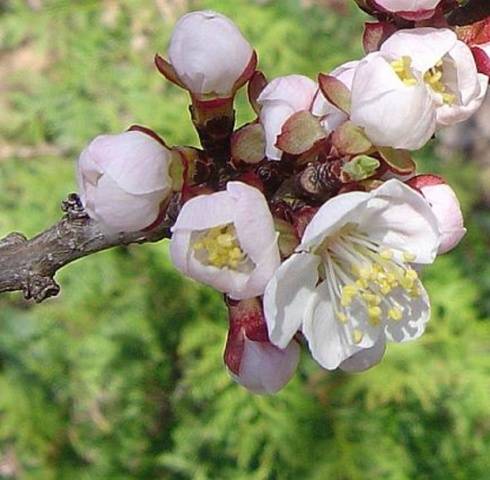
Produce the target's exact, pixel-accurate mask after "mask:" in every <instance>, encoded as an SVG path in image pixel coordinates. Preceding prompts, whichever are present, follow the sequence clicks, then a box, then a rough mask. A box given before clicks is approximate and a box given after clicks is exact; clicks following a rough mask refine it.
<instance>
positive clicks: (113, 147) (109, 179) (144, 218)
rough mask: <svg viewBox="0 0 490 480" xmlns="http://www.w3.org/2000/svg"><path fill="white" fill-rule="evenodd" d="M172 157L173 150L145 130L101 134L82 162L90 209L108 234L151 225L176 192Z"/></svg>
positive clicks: (81, 176)
mask: <svg viewBox="0 0 490 480" xmlns="http://www.w3.org/2000/svg"><path fill="white" fill-rule="evenodd" d="M170 161H171V153H170V151H169V150H168V149H167V148H166V147H164V146H163V145H162V144H161V143H160V142H158V141H157V140H156V139H154V138H152V137H151V136H150V135H147V134H145V133H143V132H140V131H129V132H125V133H121V134H119V135H101V136H99V137H97V138H95V139H94V140H93V141H92V142H91V143H90V144H89V145H88V146H87V147H86V148H85V150H84V151H83V152H82V153H81V155H80V158H79V160H78V165H77V179H78V188H79V192H80V198H81V200H82V203H83V205H84V207H85V209H86V211H87V213H88V214H89V215H90V216H91V217H92V218H94V219H96V220H97V221H99V223H100V224H101V227H102V228H103V229H104V230H106V231H107V232H108V233H118V232H132V231H138V230H142V229H144V228H146V227H148V226H150V225H151V224H152V223H154V222H155V221H156V220H157V217H158V216H159V213H160V208H161V205H162V203H163V202H164V201H165V200H166V199H167V197H168V195H169V193H170V190H171V179H170V176H169V164H170Z"/></svg>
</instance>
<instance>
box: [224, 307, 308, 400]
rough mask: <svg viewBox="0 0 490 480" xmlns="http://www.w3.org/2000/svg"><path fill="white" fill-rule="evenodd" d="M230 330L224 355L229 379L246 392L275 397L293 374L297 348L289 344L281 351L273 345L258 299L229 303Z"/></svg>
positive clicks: (293, 343)
mask: <svg viewBox="0 0 490 480" xmlns="http://www.w3.org/2000/svg"><path fill="white" fill-rule="evenodd" d="M227 305H228V313H229V321H230V328H229V331H228V338H227V340H226V347H225V352H224V360H225V364H226V366H227V367H228V371H229V372H230V375H231V376H232V378H233V379H234V380H235V381H236V382H237V383H239V384H240V385H242V386H244V387H245V388H246V389H247V390H250V391H251V392H253V393H259V394H271V393H276V392H277V391H279V390H280V389H281V388H282V387H284V386H285V385H286V384H287V383H288V382H289V380H290V379H291V377H292V376H293V375H294V372H295V371H296V367H297V365H298V361H299V355H300V347H299V345H298V343H297V342H296V340H292V341H291V342H290V343H289V344H288V345H287V346H286V348H284V349H279V348H277V347H276V346H275V345H272V344H271V342H270V341H269V337H268V334H267V327H266V325H265V319H264V313H263V309H262V302H261V301H260V299H259V298H251V299H247V300H241V301H231V302H230V301H228V302H227Z"/></svg>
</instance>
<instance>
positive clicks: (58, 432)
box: [0, 0, 490, 480]
mask: <svg viewBox="0 0 490 480" xmlns="http://www.w3.org/2000/svg"><path fill="white" fill-rule="evenodd" d="M35 3H36V2H31V6H32V4H35ZM324 3H327V2H324ZM337 3H338V2H337ZM350 3H353V2H350ZM186 8H187V9H190V8H212V9H216V10H220V11H222V12H223V13H225V14H228V15H229V16H231V17H232V18H233V19H234V20H235V21H236V22H237V23H238V24H239V25H240V27H241V28H242V30H243V31H244V32H245V34H246V35H247V37H248V38H249V39H250V40H251V41H252V43H253V44H254V46H255V47H256V48H257V50H258V52H259V56H260V64H261V67H262V68H263V70H264V71H265V72H266V73H267V75H269V77H272V76H276V75H282V74H288V73H293V72H295V73H303V74H306V75H309V76H311V77H314V76H315V75H316V73H317V72H318V71H320V70H321V71H328V70H329V69H331V68H333V67H335V66H336V65H338V64H340V63H341V62H343V61H346V60H349V59H353V58H356V57H358V56H360V55H361V48H360V34H361V25H362V21H363V20H364V18H363V16H362V14H361V13H359V12H357V11H356V10H355V9H354V8H351V7H350V6H349V7H348V8H347V10H348V12H347V13H348V14H347V15H345V14H340V13H339V12H337V11H334V10H333V9H330V10H328V9H327V10H326V9H321V8H319V7H312V8H304V6H302V5H300V2H299V1H297V0H278V1H269V2H254V1H246V0H233V1H229V0H209V1H194V2H186V1H185V0H180V1H179V0H173V1H169V0H166V1H163V2H162V1H160V2H158V1H155V2H154V1H150V0H121V1H113V0H99V1H92V0H85V1H63V0H46V1H44V2H43V6H42V8H41V9H40V10H33V9H32V8H30V7H29V5H28V2H26V1H21V0H7V1H2V2H0V235H2V234H6V233H7V232H10V231H12V230H19V231H23V232H25V233H26V234H28V235H33V234H35V233H36V232H37V231H39V230H41V229H43V228H45V227H47V226H48V225H49V224H50V223H52V222H54V221H55V220H56V219H57V218H58V217H59V211H58V205H59V202H60V201H61V199H63V197H64V196H65V195H66V194H67V193H68V192H70V191H73V190H74V189H75V184H74V175H73V171H74V162H75V159H76V157H77V155H78V153H79V152H80V150H81V149H82V148H83V146H84V145H85V144H86V143H87V142H88V141H89V140H90V139H91V138H92V137H94V136H95V135H97V134H99V133H102V132H118V131H121V130H123V129H124V128H126V127H127V126H128V125H129V124H131V123H142V124H147V125H149V126H151V127H153V128H154V129H155V130H157V131H158V132H160V133H161V134H162V135H163V136H164V137H165V138H166V139H167V140H168V141H169V142H170V143H175V144H178V143H185V144H192V143H195V141H196V137H195V134H194V133H193V131H192V129H191V127H190V122H189V120H188V116H187V111H186V108H187V98H186V95H185V94H184V92H182V91H180V90H178V89H177V88H175V87H173V86H171V85H169V84H167V83H165V82H164V81H163V79H162V78H161V77H160V76H159V75H158V74H157V73H156V71H155V69H154V68H153V67H152V58H153V55H154V53H155V52H156V51H158V52H160V53H165V48H166V45H167V42H168V39H169V35H170V31H171V27H172V24H173V23H174V21H175V18H177V17H178V16H179V15H180V14H181V13H183V11H184V10H185V9H186ZM239 112H240V113H239V122H240V123H241V122H244V121H246V120H248V119H250V118H252V114H251V111H250V109H249V108H248V107H247V106H246V105H245V101H244V99H243V97H241V98H240V100H239ZM419 157H420V164H421V166H422V169H426V170H427V169H429V170H432V171H436V172H440V173H443V174H444V175H446V176H447V177H448V178H449V179H450V181H451V182H452V184H453V186H454V187H455V188H456V189H457V190H458V192H459V193H460V195H461V198H462V200H463V204H464V209H465V212H466V218H467V226H468V229H469V233H468V235H467V237H466V240H465V241H464V242H463V243H462V245H461V246H460V247H459V248H458V249H457V250H456V251H454V252H453V253H451V254H450V255H447V256H444V257H441V258H440V259H438V261H437V262H436V264H435V265H434V266H432V267H430V268H429V269H427V272H426V275H425V280H426V284H427V286H428V289H429V290H430V293H431V296H432V300H433V318H432V320H431V322H430V326H429V329H428V332H427V334H426V335H425V336H424V337H423V338H422V339H421V340H420V341H418V342H416V343H414V344H408V345H403V346H400V345H393V346H390V347H389V349H388V353H387V355H386V357H385V359H384V361H383V363H382V364H381V365H380V366H378V367H377V368H375V369H373V370H371V371H369V372H367V373H364V374H361V375H345V374H340V373H327V372H325V371H323V370H321V369H320V368H319V367H318V366H317V365H315V364H314V362H312V361H311V360H310V358H309V357H308V355H307V354H306V353H305V354H304V355H303V358H302V362H301V366H300V369H299V372H298V374H297V376H296V377H295V378H294V379H293V381H292V382H291V383H290V384H289V385H288V386H287V388H285V389H284V390H283V391H282V392H281V393H280V394H278V395H277V396H273V397H255V396H252V395H249V394H248V393H247V392H245V391H244V390H242V389H241V388H240V387H238V386H236V385H235V384H233V383H232V382H231V381H230V380H229V378H228V376H227V374H226V372H225V369H224V368H223V364H222V359H221V355H222V349H223V344H224V335H225V332H226V317H225V311H224V309H223V306H222V304H221V299H220V296H219V295H217V294H216V293H214V292H212V291H211V290H209V289H207V288H204V287H200V286H198V285H197V284H195V283H193V282H191V281H188V280H186V279H184V278H182V277H181V276H180V275H179V274H177V273H176V272H175V271H174V270H173V268H172V266H171V265H170V262H169V259H168V256H167V250H166V245H165V244H164V243H161V244H157V245H145V246H136V247H130V248H119V249H116V250H113V251H109V252H105V253H101V254H98V255H95V256H92V257H90V258H87V259H84V260H82V261H79V262H77V263H75V264H74V265H72V266H70V267H68V268H66V269H65V270H63V271H62V272H60V273H59V276H58V279H59V282H60V283H61V285H62V287H63V290H62V294H61V295H60V297H59V298H57V299H53V300H50V301H47V302H45V303H44V304H42V305H39V306H33V305H31V304H26V303H25V302H24V301H23V300H22V299H21V297H20V295H19V294H12V295H3V296H2V297H0V478H8V479H11V478H16V479H22V480H24V479H25V480H31V479H32V480H34V479H35V480H44V479H46V480H48V479H49V480H51V479H70V480H88V479H108V480H123V479H176V480H185V479H196V480H216V479H235V480H252V479H253V480H262V479H264V480H265V479H296V478H302V479H311V480H317V479H318V480H320V479H322V480H323V479H335V480H357V479H378V478H383V479H390V480H408V479H426V480H429V479H430V480H443V479H444V480H447V479H455V480H465V479H471V480H485V479H488V478H490V438H489V437H490V356H489V353H490V328H489V322H488V319H489V317H490V263H489V262H488V255H489V246H490V243H489V233H490V214H489V212H488V210H486V209H485V208H484V207H483V206H482V205H483V203H482V200H481V198H482V197H481V193H482V192H481V190H480V189H479V188H480V187H479V186H478V185H479V184H478V171H477V168H476V167H475V166H474V164H473V163H472V161H471V158H462V157H459V156H457V155H454V156H452V157H451V158H444V159H442V158H437V156H436V155H435V153H434V151H433V150H432V147H429V148H428V149H427V150H425V151H424V152H422V153H421V154H420V155H419ZM0 268H1V266H0Z"/></svg>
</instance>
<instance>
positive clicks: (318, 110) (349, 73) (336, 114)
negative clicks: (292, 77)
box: [311, 61, 359, 133]
mask: <svg viewBox="0 0 490 480" xmlns="http://www.w3.org/2000/svg"><path fill="white" fill-rule="evenodd" d="M358 63H359V62H358V61H353V62H347V63H344V64H343V65H340V67H337V68H336V69H335V70H332V72H330V74H329V75H331V76H332V77H335V78H337V79H338V80H340V81H341V82H342V83H343V84H344V85H345V86H346V87H347V88H348V89H349V90H350V89H351V88H352V80H353V79H354V73H355V71H356V67H357V65H358ZM311 113H313V115H315V116H317V117H320V118H321V121H320V123H321V124H322V127H323V128H324V129H325V131H326V132H327V133H330V132H333V131H334V130H335V129H336V128H337V127H338V126H339V125H340V124H341V123H344V122H345V121H346V120H348V118H349V117H348V115H347V114H346V113H344V112H343V111H342V110H339V109H338V108H337V107H336V106H335V105H332V104H331V103H330V102H329V101H328V100H327V99H326V98H325V96H324V95H323V93H322V91H321V90H320V89H319V90H318V91H317V93H316V95H315V98H314V100H313V106H312V107H311Z"/></svg>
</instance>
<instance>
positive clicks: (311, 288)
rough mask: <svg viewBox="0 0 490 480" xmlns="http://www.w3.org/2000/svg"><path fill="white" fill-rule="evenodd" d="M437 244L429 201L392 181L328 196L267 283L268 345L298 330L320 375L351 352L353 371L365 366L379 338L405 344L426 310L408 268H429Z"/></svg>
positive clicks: (419, 328) (418, 330) (419, 329)
mask: <svg viewBox="0 0 490 480" xmlns="http://www.w3.org/2000/svg"><path fill="white" fill-rule="evenodd" d="M438 246H439V230H438V226H437V220H436V218H435V216H434V214H433V212H432V210H431V208H430V206H429V204H428V203H427V202H426V200H424V198H423V197H422V195H420V194H419V193H417V192H415V191H414V190H413V189H412V188H410V187H408V186H407V185H405V184H403V183H401V182H400V181H398V180H389V181H387V182H386V183H384V184H383V185H382V186H381V187H379V188H377V189H375V190H373V191H371V192H369V193H368V192H349V193H345V194H341V195H338V196H337V197H334V198H332V199H331V200H329V201H328V202H326V203H325V204H324V205H323V206H322V207H321V208H320V210H319V211H318V212H317V213H316V215H315V216H314V217H313V219H312V220H311V222H310V223H309V224H308V226H307V227H306V230H305V232H304V235H303V238H302V241H301V244H300V245H299V247H298V248H297V253H295V254H293V255H292V256H291V257H290V258H289V259H288V260H286V261H285V262H284V263H283V264H282V265H281V266H280V267H279V269H278V270H277V271H276V273H275V275H274V277H273V278H272V279H271V281H270V282H269V284H268V285H267V288H266V290H265V293H264V313H265V318H266V322H267V326H268V330H269V337H270V340H271V342H272V343H273V344H275V345H276V346H278V347H279V348H284V347H285V346H286V345H287V344H288V343H289V341H290V340H291V338H292V337H293V336H294V335H295V333H296V331H297V330H298V329H300V328H301V330H302V332H303V334H304V335H305V337H306V339H307V340H308V344H309V347H310V350H311V352H312V355H313V357H314V358H315V359H316V360H317V361H318V363H319V364H320V365H322V366H323V367H324V368H327V369H335V368H337V367H338V366H339V365H341V364H342V362H344V361H346V360H347V359H349V358H353V356H354V355H356V359H355V361H356V362H357V367H358V368H359V369H361V367H362V368H367V367H368V366H369V365H370V364H372V362H376V361H378V360H379V356H380V355H382V351H383V349H384V342H385V339H388V340H392V341H396V342H403V341H407V340H412V339H415V338H417V337H418V336H420V335H421V334H422V333H423V332H424V329H425V324H426V323H427V321H428V319H429V316H430V304H429V299H428V296H427V293H426V291H425V289H424V287H423V286H422V283H421V282H420V280H419V278H418V275H417V272H416V270H414V269H413V268H412V266H411V265H412V264H426V263H431V262H432V261H433V260H434V258H435V256H436V254H437V249H438ZM344 366H346V369H349V362H347V364H344ZM351 366H352V365H351Z"/></svg>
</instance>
